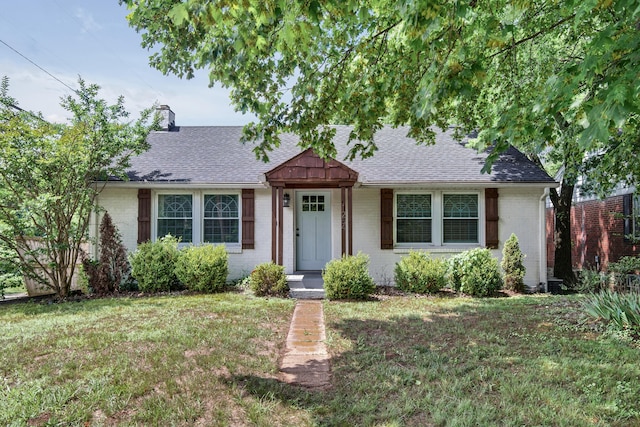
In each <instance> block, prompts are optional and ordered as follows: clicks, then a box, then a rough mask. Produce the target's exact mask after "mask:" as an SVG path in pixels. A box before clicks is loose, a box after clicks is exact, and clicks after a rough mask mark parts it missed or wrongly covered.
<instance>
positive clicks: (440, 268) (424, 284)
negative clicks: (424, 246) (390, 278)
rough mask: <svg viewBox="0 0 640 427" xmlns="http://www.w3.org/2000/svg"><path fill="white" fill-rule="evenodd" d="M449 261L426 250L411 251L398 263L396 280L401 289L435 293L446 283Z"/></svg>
mask: <svg viewBox="0 0 640 427" xmlns="http://www.w3.org/2000/svg"><path fill="white" fill-rule="evenodd" d="M446 273H447V263H446V262H445V261H443V260H442V259H439V258H436V259H433V258H431V256H430V255H429V254H428V253H426V252H421V251H411V252H409V255H408V256H405V257H403V258H402V259H401V260H400V261H399V262H397V263H396V267H395V281H396V286H397V287H398V288H399V289H402V290H403V291H407V292H416V293H435V292H438V291H439V290H440V289H442V288H444V287H445V285H446V279H445V275H446Z"/></svg>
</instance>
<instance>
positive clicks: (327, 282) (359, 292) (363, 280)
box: [322, 253, 375, 299]
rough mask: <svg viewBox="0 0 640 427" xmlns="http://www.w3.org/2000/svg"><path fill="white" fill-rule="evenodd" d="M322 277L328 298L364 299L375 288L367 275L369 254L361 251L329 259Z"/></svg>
mask: <svg viewBox="0 0 640 427" xmlns="http://www.w3.org/2000/svg"><path fill="white" fill-rule="evenodd" d="M322 279H323V280H324V290H325V294H326V296H327V298H329V299H366V298H367V297H368V296H369V295H370V294H372V293H373V291H374V290H375V284H374V283H373V279H372V278H371V276H369V256H367V255H365V254H363V253H358V255H349V256H347V255H345V256H343V257H342V258H341V259H334V260H331V261H329V262H328V263H327V265H326V266H325V268H324V271H323V272H322Z"/></svg>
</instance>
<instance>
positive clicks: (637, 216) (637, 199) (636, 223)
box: [625, 194, 640, 242]
mask: <svg viewBox="0 0 640 427" xmlns="http://www.w3.org/2000/svg"><path fill="white" fill-rule="evenodd" d="M631 197H632V199H631V200H632V201H631V209H630V211H631V212H632V215H631V227H632V228H631V233H627V234H631V235H630V236H625V237H626V238H627V239H629V240H632V241H634V242H635V241H637V240H640V194H634V195H633V196H631Z"/></svg>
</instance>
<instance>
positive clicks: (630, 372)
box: [0, 293, 640, 426]
mask: <svg viewBox="0 0 640 427" xmlns="http://www.w3.org/2000/svg"><path fill="white" fill-rule="evenodd" d="M578 298H579V297H573V296H572V297H566V296H520V297H510V298H496V299H467V298H447V297H444V298H435V297H428V298H422V297H421V298H416V297H395V296H393V297H392V296H379V297H378V300H377V301H370V302H357V303H356V302H333V301H332V302H325V321H326V327H327V346H328V348H329V351H330V352H331V354H332V361H331V364H332V377H331V381H332V387H331V388H329V389H328V390H314V391H309V390H305V389H301V388H299V387H296V386H291V385H288V384H285V383H282V382H281V381H279V380H278V372H277V366H278V358H279V357H280V353H281V351H282V349H283V347H284V340H285V337H286V333H287V330H288V324H289V321H290V319H291V314H292V312H293V305H294V302H293V301H292V300H284V299H259V298H254V297H250V296H247V295H245V294H239V293H227V294H216V295H190V296H189V295H173V296H158V297H150V298H120V299H101V300H100V299H99V300H87V301H82V302H68V303H63V304H50V305H46V304H36V303H29V304H12V305H0V372H1V376H0V425H5V424H6V425H20V426H21V425H121V424H126V425H131V424H134V425H135V424H138V425H184V426H190V425H203V426H208V425H261V426H271V425H296V426H304V425H381V426H395V425H398V426H400V425H413V426H423V425H436V426H439V425H441V426H476V425H570V426H575V425H578V426H580V425H602V426H605V425H620V426H623V425H634V424H640V403H638V399H637V396H638V395H640V364H638V362H637V361H638V360H639V356H640V350H638V349H637V348H635V347H634V346H633V345H631V344H629V343H623V342H620V341H615V340H611V339H605V338H603V337H602V336H601V335H600V334H599V333H597V332H595V331H593V330H592V328H590V327H588V325H587V326H581V325H580V324H581V318H580V316H579V315H578V313H579V310H578V308H577V302H576V301H577V299H578Z"/></svg>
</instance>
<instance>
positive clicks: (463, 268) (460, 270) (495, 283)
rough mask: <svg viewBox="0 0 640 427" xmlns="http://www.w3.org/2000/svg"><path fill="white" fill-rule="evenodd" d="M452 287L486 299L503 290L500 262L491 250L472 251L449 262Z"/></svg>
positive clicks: (479, 249)
mask: <svg viewBox="0 0 640 427" xmlns="http://www.w3.org/2000/svg"><path fill="white" fill-rule="evenodd" d="M449 280H450V285H451V287H452V288H453V289H454V290H456V291H460V292H464V293H465V294H469V295H472V296H476V297H484V296H489V295H491V294H493V293H494V292H495V291H497V290H499V289H500V288H502V277H501V275H500V270H499V268H498V260H497V259H496V258H494V257H493V256H491V251H490V250H489V249H483V248H478V249H472V250H469V251H465V252H462V253H461V254H458V255H455V256H454V257H452V258H450V260H449Z"/></svg>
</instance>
